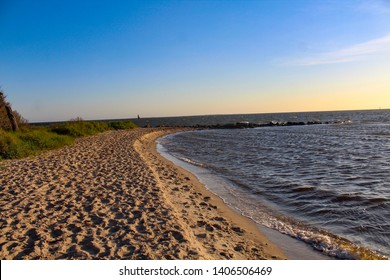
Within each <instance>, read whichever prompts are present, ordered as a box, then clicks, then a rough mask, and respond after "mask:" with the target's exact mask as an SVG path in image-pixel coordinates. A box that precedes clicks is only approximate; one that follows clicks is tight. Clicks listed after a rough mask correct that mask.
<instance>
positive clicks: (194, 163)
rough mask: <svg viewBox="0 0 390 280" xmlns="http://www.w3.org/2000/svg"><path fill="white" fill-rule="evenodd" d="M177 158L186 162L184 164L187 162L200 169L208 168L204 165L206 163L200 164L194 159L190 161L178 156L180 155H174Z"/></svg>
mask: <svg viewBox="0 0 390 280" xmlns="http://www.w3.org/2000/svg"><path fill="white" fill-rule="evenodd" d="M174 156H175V157H176V158H178V159H180V160H182V161H184V162H187V163H189V164H192V165H195V166H199V167H203V168H207V165H206V164H204V163H200V162H197V161H195V160H192V159H189V158H186V157H182V156H178V155H176V154H175V155H174Z"/></svg>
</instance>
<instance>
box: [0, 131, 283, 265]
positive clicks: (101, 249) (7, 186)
mask: <svg viewBox="0 0 390 280" xmlns="http://www.w3.org/2000/svg"><path fill="white" fill-rule="evenodd" d="M175 131H178V129H134V130H128V131H109V132H105V133H102V134H99V135H96V136H92V137H86V138H82V139H78V140H77V141H76V143H75V144H74V145H72V146H70V147H66V148H63V149H60V150H57V151H50V152H47V153H44V154H42V155H39V156H37V157H32V158H27V159H21V160H10V161H3V162H2V163H1V165H2V169H0V174H1V176H0V187H1V189H0V208H1V219H0V249H1V252H0V258H1V259H284V258H285V256H284V255H283V253H282V252H281V251H280V250H278V248H277V247H276V246H274V245H272V244H271V243H270V242H269V241H268V240H267V239H266V238H265V237H264V236H262V235H261V233H260V232H259V231H258V229H257V228H256V226H255V225H254V223H253V222H251V221H250V220H249V219H247V218H245V217H242V216H240V215H239V214H237V213H235V212H234V211H233V210H231V209H230V208H229V207H228V206H226V205H224V203H223V202H222V201H221V199H219V198H218V197H216V196H215V195H213V194H212V193H210V192H209V191H208V190H207V189H206V188H205V187H204V186H203V185H201V184H200V183H199V182H198V180H196V178H195V177H194V176H193V175H192V174H190V173H188V172H186V171H185V170H182V169H181V168H179V167H177V166H175V165H173V164H172V163H170V162H169V161H168V160H165V159H164V158H163V157H161V156H160V155H159V154H158V153H157V151H156V149H155V140H156V139H157V138H158V137H160V136H162V135H166V134H169V133H173V132H175Z"/></svg>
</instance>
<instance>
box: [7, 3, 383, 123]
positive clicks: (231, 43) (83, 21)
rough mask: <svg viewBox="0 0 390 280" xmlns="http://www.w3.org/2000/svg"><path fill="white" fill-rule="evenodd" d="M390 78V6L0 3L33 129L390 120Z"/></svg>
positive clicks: (11, 66)
mask: <svg viewBox="0 0 390 280" xmlns="http://www.w3.org/2000/svg"><path fill="white" fill-rule="evenodd" d="M388 73H390V1H388V0H354V1H349V0H346V1H335V0H332V1H330V0H328V1H315V0H306V1H304V0H294V1H288V0H285V1H282V0H276V1H271V0H269V1H115V0H110V1H74V0H69V1H43V0H37V1H23V0H20V1H17V0H15V1H7V0H5V1H4V0H0V86H1V88H2V90H3V91H4V92H5V93H6V94H7V95H8V100H9V101H10V102H11V103H12V104H13V107H14V109H16V110H18V111H19V112H20V113H21V114H22V115H23V116H24V117H25V118H27V119H28V120H29V121H31V122H34V121H57V120H68V119H71V118H75V117H78V116H79V117H82V118H84V119H107V118H131V117H135V116H137V115H138V114H139V115H141V116H145V117H147V116H180V115H200V114H229V113H262V112H288V111H322V110H349V109H376V108H390V78H389V74H388Z"/></svg>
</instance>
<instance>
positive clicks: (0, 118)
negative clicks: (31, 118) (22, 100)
mask: <svg viewBox="0 0 390 280" xmlns="http://www.w3.org/2000/svg"><path fill="white" fill-rule="evenodd" d="M25 122H26V120H25V119H24V118H23V117H22V116H21V115H20V114H19V113H18V112H16V111H13V110H12V107H11V104H10V103H9V102H7V101H6V96H5V94H4V93H3V92H2V91H1V90H0V128H2V129H5V130H12V131H17V130H18V129H19V124H20V123H25Z"/></svg>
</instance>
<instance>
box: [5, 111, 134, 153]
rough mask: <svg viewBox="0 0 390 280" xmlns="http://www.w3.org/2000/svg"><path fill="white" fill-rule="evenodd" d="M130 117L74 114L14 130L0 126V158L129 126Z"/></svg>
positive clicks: (58, 146) (50, 147) (67, 143)
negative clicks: (57, 122) (99, 117)
mask: <svg viewBox="0 0 390 280" xmlns="http://www.w3.org/2000/svg"><path fill="white" fill-rule="evenodd" d="M135 127H136V125H135V124H134V123H133V122H131V121H115V122H96V121H83V120H82V119H80V118H78V119H76V120H72V121H69V122H66V123H64V124H60V125H54V126H45V127H33V126H27V125H25V126H24V127H22V128H21V129H19V130H18V131H6V130H2V129H0V160H1V159H15V158H22V157H27V156H30V155H36V154H38V153H40V152H42V151H44V150H49V149H57V148H61V147H63V146H66V145H70V144H72V143H73V142H74V140H75V138H77V137H81V136H88V135H94V134H97V133H100V132H104V131H107V130H117V129H131V128H135Z"/></svg>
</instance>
